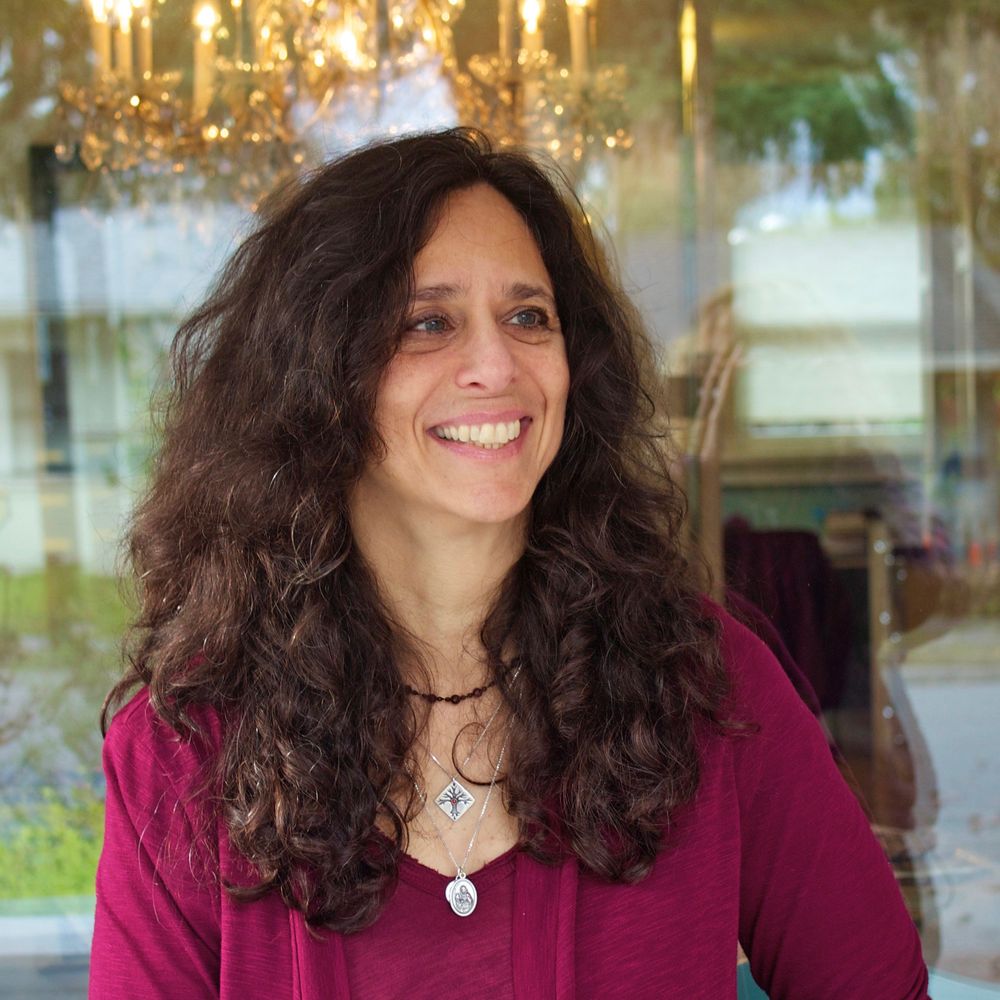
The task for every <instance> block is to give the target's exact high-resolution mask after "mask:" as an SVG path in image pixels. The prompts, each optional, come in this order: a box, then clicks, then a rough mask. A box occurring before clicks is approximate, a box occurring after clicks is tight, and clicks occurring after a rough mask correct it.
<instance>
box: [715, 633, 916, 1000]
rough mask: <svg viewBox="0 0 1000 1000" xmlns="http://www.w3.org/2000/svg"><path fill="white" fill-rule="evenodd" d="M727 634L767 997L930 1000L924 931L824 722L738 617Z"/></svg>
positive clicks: (751, 945)
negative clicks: (741, 723) (844, 774)
mask: <svg viewBox="0 0 1000 1000" xmlns="http://www.w3.org/2000/svg"><path fill="white" fill-rule="evenodd" d="M723 632H724V635H723V653H724V655H725V656H726V658H727V662H729V663H730V664H731V665H732V668H733V675H734V687H735V698H736V703H737V704H738V705H740V706H742V708H741V715H742V714H744V713H745V715H744V717H746V718H748V719H749V720H750V721H751V722H752V723H754V724H755V725H754V726H753V728H752V729H751V731H748V732H747V733H745V734H737V735H735V736H734V737H733V739H734V741H735V744H736V747H737V749H736V751H735V752H736V755H737V758H738V765H737V768H738V769H737V773H738V775H739V778H738V780H739V788H738V794H739V796H740V822H741V843H742V858H741V885H740V942H741V944H742V945H743V947H744V949H745V950H746V953H747V956H748V957H749V959H750V968H751V971H752V973H753V976H754V978H755V979H756V981H757V982H758V983H759V984H760V985H761V986H762V987H763V988H764V989H765V990H766V992H767V994H768V996H769V997H770V998H771V1000H795V998H801V997H809V998H810V1000H828V998H829V1000H834V998H837V1000H842V998H844V997H850V998H851V1000H926V998H927V996H928V994H927V968H926V965H925V964H924V960H923V957H922V954H921V947H920V939H919V935H918V934H917V930H916V927H915V926H914V924H913V921H912V920H911V918H910V916H909V914H908V913H907V911H906V907H905V905H904V903H903V899H902V896H901V895H900V892H899V889H898V887H897V885H896V881H895V878H894V876H893V873H892V870H891V868H890V866H889V863H888V861H887V860H886V858H885V855H884V854H883V852H882V848H881V847H880V845H879V843H878V841H877V840H876V839H875V837H874V836H873V834H872V832H871V830H870V828H869V825H868V822H867V820H866V819H865V816H864V813H863V812H862V810H861V808H860V806H859V805H858V803H857V801H856V799H855V798H854V796H853V794H852V793H851V792H850V790H849V789H848V787H847V785H846V784H845V783H844V781H843V779H842V778H841V776H840V774H839V773H838V771H837V768H836V766H835V764H834V761H833V759H832V757H831V755H830V751H829V747H828V746H827V743H826V739H825V737H824V736H823V733H822V731H821V729H820V727H819V725H818V724H817V722H816V720H815V719H814V718H813V717H812V716H811V715H810V713H809V711H808V709H807V708H806V706H805V705H804V704H803V703H802V701H801V699H800V698H799V697H798V696H797V695H796V693H795V691H794V689H793V688H792V686H791V684H790V683H789V681H788V679H787V678H786V677H785V676H784V674H783V672H782V670H781V668H780V666H779V665H778V664H777V662H776V661H775V659H774V657H773V656H772V655H771V653H770V652H769V650H768V649H767V648H766V647H765V646H764V644H763V643H762V642H760V640H759V639H757V638H756V637H755V636H754V635H752V634H751V633H750V632H749V631H748V630H746V629H744V628H743V627H742V626H740V625H737V624H736V623H735V622H733V621H732V620H731V619H730V620H728V621H726V622H725V623H724V629H723Z"/></svg>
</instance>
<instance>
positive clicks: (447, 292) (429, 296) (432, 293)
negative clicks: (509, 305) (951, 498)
mask: <svg viewBox="0 0 1000 1000" xmlns="http://www.w3.org/2000/svg"><path fill="white" fill-rule="evenodd" d="M467 291H468V289H467V288H465V287H464V286H462V285H450V284H444V285H425V286H424V287H423V288H418V289H417V290H416V291H415V292H414V293H413V298H412V300H411V301H413V302H438V301H440V300H442V299H454V298H457V297H458V296H459V295H463V294H465V293H466V292H467ZM501 293H502V295H503V297H504V298H505V299H544V300H545V301H546V302H548V303H549V304H550V305H551V306H552V307H553V308H555V304H556V300H555V298H554V297H553V295H552V293H551V292H550V291H549V290H548V289H547V288H545V287H544V286H543V285H532V284H529V283H528V282H526V281H515V282H514V283H513V284H510V285H504V287H503V288H502V289H501Z"/></svg>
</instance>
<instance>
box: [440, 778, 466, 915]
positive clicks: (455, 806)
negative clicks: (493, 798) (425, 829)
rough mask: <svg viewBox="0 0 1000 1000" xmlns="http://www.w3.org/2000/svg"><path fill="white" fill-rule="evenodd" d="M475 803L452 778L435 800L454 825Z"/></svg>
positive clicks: (462, 786)
mask: <svg viewBox="0 0 1000 1000" xmlns="http://www.w3.org/2000/svg"><path fill="white" fill-rule="evenodd" d="M475 801H476V800H475V798H474V797H473V795H472V793H471V792H470V791H469V790H468V789H467V788H466V787H465V786H464V785H462V784H461V783H460V782H459V781H458V779H457V778H452V779H451V781H450V782H449V783H448V785H447V787H446V788H445V789H444V791H443V792H441V794H440V795H439V796H438V797H437V798H436V799H435V800H434V804H435V805H436V806H438V808H439V809H440V810H441V811H442V812H443V813H444V814H445V816H447V817H448V819H450V820H451V821H452V823H454V822H456V821H457V820H460V819H461V818H462V816H464V815H465V812H466V810H467V809H469V808H470V806H472V805H473V803H475ZM473 905H475V904H473Z"/></svg>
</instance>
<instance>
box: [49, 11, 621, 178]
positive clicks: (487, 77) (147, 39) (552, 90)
mask: <svg viewBox="0 0 1000 1000" xmlns="http://www.w3.org/2000/svg"><path fill="white" fill-rule="evenodd" d="M595 2H596V0H566V15H567V18H568V36H569V42H570V59H569V65H568V66H561V65H560V64H559V62H558V60H557V59H556V57H555V55H554V54H553V53H552V52H550V51H549V50H548V49H547V48H546V47H545V40H544V36H543V18H544V14H545V8H544V0H520V3H519V4H518V3H516V2H515V0H499V9H498V19H497V20H498V48H497V51H496V52H491V53H487V54H483V55H476V56H473V57H472V58H471V59H470V60H469V64H468V66H467V68H465V69H463V68H462V67H460V66H459V65H458V61H457V59H456V56H455V49H454V42H453V37H452V26H453V25H454V23H455V21H456V20H457V19H458V17H459V15H460V14H461V12H462V8H463V6H464V0H228V2H226V0H195V2H194V3H193V4H191V3H187V4H184V3H181V2H178V0H85V5H86V11H87V17H88V21H89V27H90V61H91V70H92V73H91V78H90V80H89V81H88V82H87V83H84V84H79V83H74V82H70V81H64V82H63V84H62V86H61V96H62V101H61V103H60V113H61V115H62V118H63V136H64V138H63V140H62V141H61V142H60V143H59V146H58V147H57V152H59V153H60V154H61V155H63V156H67V157H68V156H72V155H74V153H75V152H76V151H77V150H78V151H79V155H80V159H81V160H82V162H83V164H84V165H85V166H86V167H87V168H88V169H90V170H99V171H105V172H109V171H113V172H122V171H136V172H139V173H142V174H157V173H173V174H182V173H184V172H186V171H193V172H197V173H198V174H199V175H205V176H223V177H231V178H232V179H233V180H234V181H235V182H236V183H237V185H238V186H239V187H240V188H242V189H243V190H244V193H245V194H246V195H248V196H249V197H250V198H253V197H254V196H256V195H257V194H259V193H260V191H262V190H266V189H267V188H269V187H270V186H272V185H273V184H274V183H275V182H276V181H278V180H280V178H281V177H282V176H283V175H285V174H287V173H289V172H294V171H296V170H298V169H300V168H301V166H302V165H304V164H306V163H308V162H309V161H310V160H312V159H316V158H318V157H319V156H320V155H321V153H322V151H319V153H317V152H316V151H314V150H312V149H311V148H310V140H309V136H310V132H311V130H312V129H313V128H314V126H317V125H322V127H324V128H326V129H329V127H330V126H331V123H333V124H334V125H335V124H336V123H337V122H338V121H342V122H343V123H344V128H345V129H346V131H347V132H348V133H349V137H348V136H346V135H345V145H346V144H349V139H350V138H353V139H355V140H356V139H357V138H358V137H359V136H358V133H359V131H360V132H362V133H363V129H364V122H365V121H366V120H367V121H370V120H372V119H375V118H377V112H378V106H379V104H380V102H384V101H385V100H386V98H387V95H389V94H391V93H392V91H393V89H394V88H396V89H397V90H398V89H399V88H400V87H401V86H402V85H403V84H404V83H405V85H406V87H409V88H412V87H418V88H420V87H423V88H425V89H427V88H432V87H437V88H440V87H441V86H442V85H443V86H444V87H445V88H447V92H448V94H449V95H450V103H451V106H452V108H453V113H454V114H457V116H458V119H459V120H460V121H462V122H464V123H468V124H473V125H479V126H481V127H483V128H486V129H487V130H489V131H491V132H492V133H493V134H494V135H496V136H497V137H498V138H499V139H500V141H501V142H517V143H523V144H528V145H534V146H538V147H541V148H544V149H546V150H547V151H548V152H549V153H550V154H552V155H553V156H555V157H556V158H557V159H562V160H566V161H569V162H579V161H581V160H582V159H583V158H584V157H585V156H586V155H587V153H588V152H589V151H590V150H592V149H595V148H599V147H603V148H610V149H625V148H628V147H629V146H630V145H631V137H630V135H629V132H628V128H627V123H626V119H625V113H624V91H625V74H624V68H623V67H621V66H596V67H594V66H592V65H591V63H592V53H593V50H594V42H595V29H596V22H595V18H594V6H593V5H594V3H595ZM163 39H166V42H165V43H163V44H161V41H162V40H163ZM178 39H180V44H178ZM168 55H169V56H173V57H174V58H175V59H176V65H172V66H165V65H164V63H165V62H166V61H167V56H168ZM349 106H350V107H352V108H353V116H352V115H350V114H348V113H347V111H346V109H347V108H348V107H349ZM359 108H360V109H361V110H360V111H359V110H358V109H359ZM418 126H419V123H413V125H412V126H406V125H405V124H404V125H402V126H399V125H398V124H397V125H396V128H395V129H390V131H393V130H404V129H406V128H407V127H418ZM361 137H364V136H363V134H362V135H361Z"/></svg>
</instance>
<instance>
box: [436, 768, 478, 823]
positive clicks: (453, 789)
mask: <svg viewBox="0 0 1000 1000" xmlns="http://www.w3.org/2000/svg"><path fill="white" fill-rule="evenodd" d="M475 801H476V800H475V797H474V796H473V794H472V792H470V791H469V790H468V789H467V788H466V787H465V786H464V785H462V784H461V782H459V780H458V779H457V778H452V779H451V781H449V782H448V785H447V787H446V788H445V789H444V791H443V792H441V794H440V795H439V796H438V797H437V798H436V799H435V800H434V802H435V804H436V805H437V806H438V808H439V809H440V810H441V811H442V812H443V813H444V814H445V816H447V817H448V819H450V820H451V821H452V823H454V822H456V821H457V820H460V819H461V818H462V816H464V815H465V812H466V810H467V809H468V808H469V807H470V806H472V805H473V803H475Z"/></svg>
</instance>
